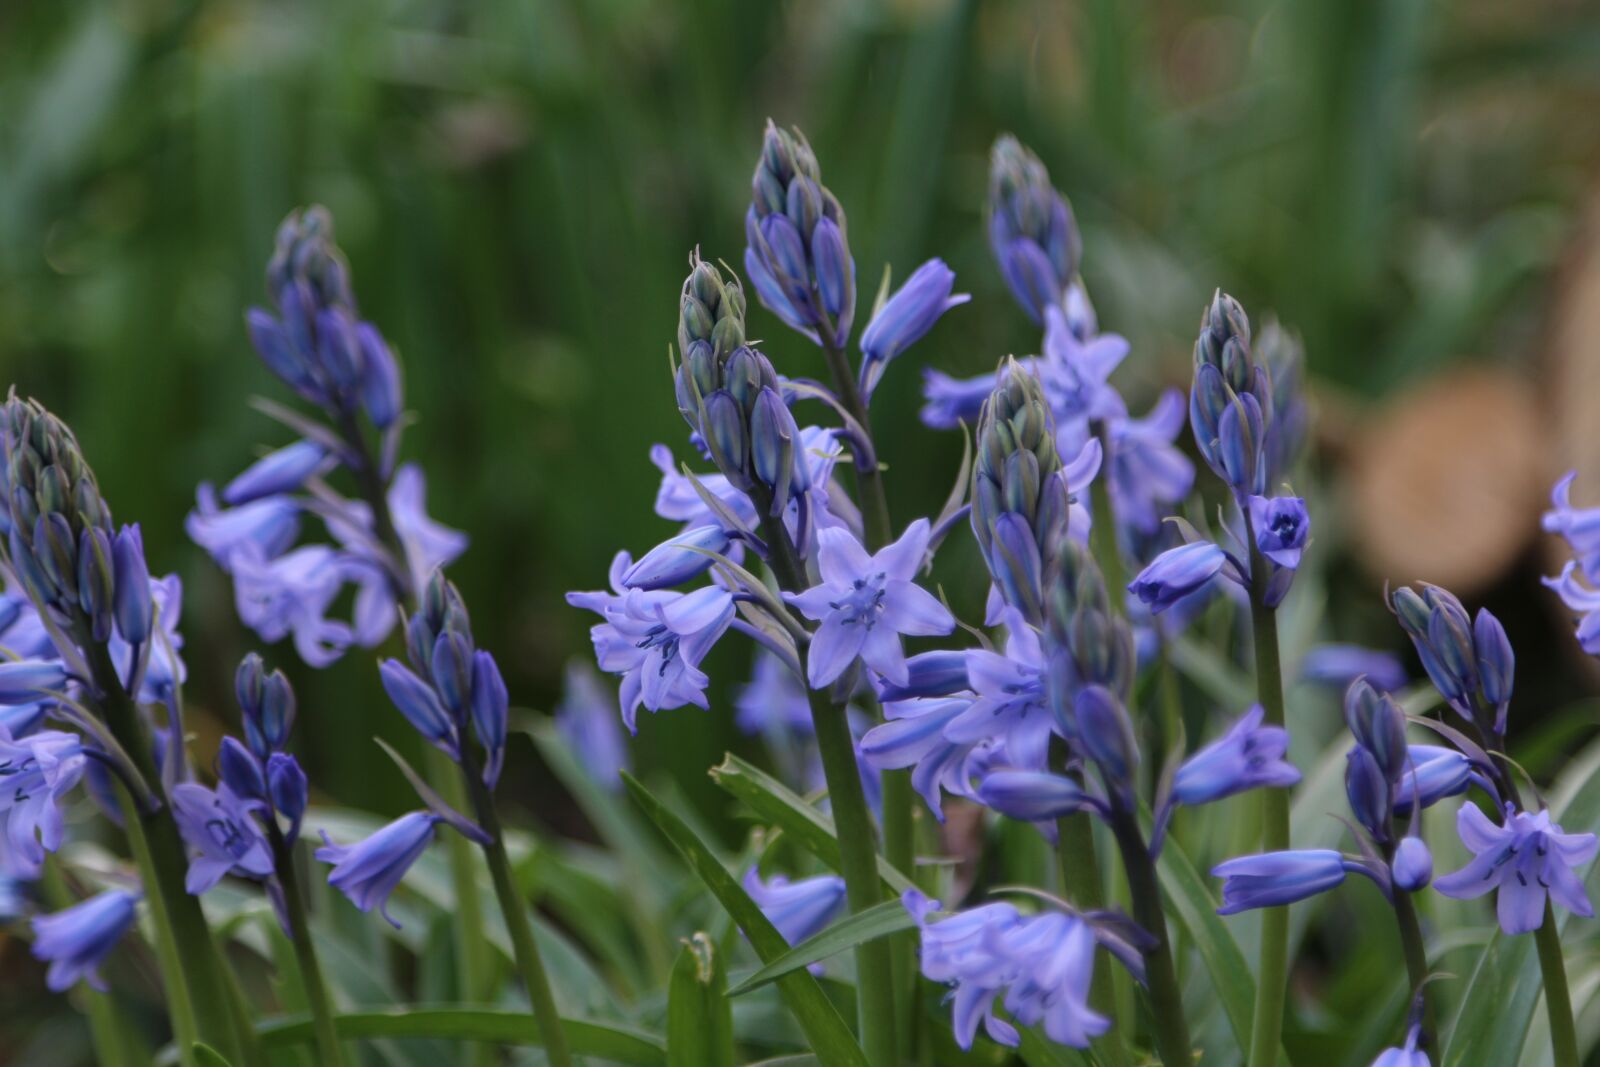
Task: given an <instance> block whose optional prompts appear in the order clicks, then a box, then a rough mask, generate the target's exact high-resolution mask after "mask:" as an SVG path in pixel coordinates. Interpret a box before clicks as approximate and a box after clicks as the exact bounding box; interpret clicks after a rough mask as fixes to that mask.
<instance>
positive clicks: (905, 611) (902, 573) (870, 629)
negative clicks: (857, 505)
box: [785, 519, 955, 688]
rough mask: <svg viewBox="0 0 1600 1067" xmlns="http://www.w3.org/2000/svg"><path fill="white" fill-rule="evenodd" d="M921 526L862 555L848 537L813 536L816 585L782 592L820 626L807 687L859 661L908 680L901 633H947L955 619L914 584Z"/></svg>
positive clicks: (921, 552) (924, 537) (921, 554)
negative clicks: (799, 590)
mask: <svg viewBox="0 0 1600 1067" xmlns="http://www.w3.org/2000/svg"><path fill="white" fill-rule="evenodd" d="M928 539H929V528H928V520H926V519H918V520H917V521H916V522H913V523H912V524H911V525H910V526H908V527H907V528H906V532H905V533H903V534H902V535H901V536H900V539H899V540H898V541H895V542H894V543H893V544H890V545H886V546H884V547H883V548H881V549H879V550H878V551H877V552H876V553H874V554H873V555H870V556H869V555H868V554H867V552H866V550H865V549H863V548H862V547H861V544H860V542H858V541H857V540H856V539H855V538H854V537H853V536H851V535H850V534H849V533H848V532H846V531H844V530H841V529H838V528H833V529H826V530H820V531H818V533H817V540H818V550H817V567H818V569H819V570H820V572H821V574H822V580H821V582H819V583H818V584H817V585H814V586H812V587H811V588H810V589H808V590H806V591H805V592H803V593H788V594H785V599H786V600H788V601H789V602H790V603H791V604H793V605H794V606H795V607H797V608H799V609H800V612H801V614H803V615H805V616H806V618H808V619H812V620H814V621H817V622H820V623H821V624H822V625H821V626H819V627H818V628H817V631H816V633H814V634H813V635H812V637H811V644H810V647H809V649H808V651H807V654H806V676H807V680H808V681H809V683H810V684H811V686H812V688H821V687H822V686H825V685H827V684H829V683H830V682H832V681H833V680H834V679H835V678H838V677H839V675H841V674H843V673H844V671H845V669H846V668H847V667H849V666H850V664H851V663H853V662H854V661H855V660H856V658H857V657H858V656H859V657H860V658H861V659H862V660H863V661H864V662H865V663H866V664H867V666H869V667H871V668H872V669H873V670H875V671H877V672H878V673H879V674H882V675H883V676H884V677H885V678H888V679H889V680H890V681H892V682H898V683H901V684H904V683H905V682H907V681H909V680H910V673H909V672H908V671H907V669H906V661H905V653H904V651H903V650H902V648H901V646H900V635H901V634H907V635H913V636H917V635H923V636H927V635H935V634H947V633H949V632H950V631H951V630H953V629H955V619H954V617H953V616H951V614H950V611H949V609H947V608H946V607H945V606H944V605H943V604H941V603H940V602H939V600H938V599H937V598H936V597H934V596H933V594H931V593H929V592H928V591H927V590H925V589H923V588H921V587H920V586H918V585H916V584H915V582H914V581H913V579H914V578H915V577H916V574H917V571H918V570H920V569H921V567H922V563H923V560H924V558H925V557H926V556H927V554H928Z"/></svg>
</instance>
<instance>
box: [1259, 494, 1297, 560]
mask: <svg viewBox="0 0 1600 1067" xmlns="http://www.w3.org/2000/svg"><path fill="white" fill-rule="evenodd" d="M1248 507H1249V510H1250V525H1251V528H1252V529H1253V530H1254V531H1255V537H1256V549H1257V550H1258V551H1259V552H1260V553H1261V554H1262V555H1263V556H1265V557H1266V558H1267V560H1268V561H1270V562H1272V563H1275V564H1277V565H1278V566H1280V567H1286V568H1288V569H1289V570H1294V569H1295V568H1297V567H1299V566H1300V556H1301V554H1302V553H1303V552H1304V551H1305V547H1306V539H1307V537H1308V536H1309V535H1310V533H1311V517H1310V515H1308V514H1307V513H1306V502H1305V501H1304V500H1302V499H1300V498H1299V497H1297V496H1275V497H1270V498H1269V497H1264V496H1252V497H1251V498H1250V499H1249V501H1248Z"/></svg>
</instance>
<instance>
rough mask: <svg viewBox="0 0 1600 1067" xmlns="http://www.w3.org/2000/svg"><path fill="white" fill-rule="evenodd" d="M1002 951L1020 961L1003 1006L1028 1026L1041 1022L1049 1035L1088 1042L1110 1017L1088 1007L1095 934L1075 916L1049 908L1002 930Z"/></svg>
mask: <svg viewBox="0 0 1600 1067" xmlns="http://www.w3.org/2000/svg"><path fill="white" fill-rule="evenodd" d="M999 940H1000V951H1001V953H1003V954H1004V955H1006V956H1009V957H1010V958H1011V960H1013V961H1014V965H1015V966H1016V978H1015V979H1014V980H1013V981H1012V983H1011V986H1010V988H1008V989H1007V990H1006V996H1005V1007H1006V1011H1008V1012H1010V1013H1011V1017H1012V1018H1014V1019H1016V1020H1017V1022H1019V1023H1021V1024H1022V1025H1024V1026H1042V1027H1043V1029H1044V1032H1045V1036H1047V1037H1048V1038H1050V1040H1052V1041H1055V1042H1057V1043H1059V1044H1062V1045H1068V1046H1071V1047H1072V1048H1088V1047H1089V1042H1090V1041H1091V1040H1093V1039H1094V1038H1096V1037H1099V1036H1100V1035H1101V1034H1103V1033H1105V1032H1106V1030H1108V1029H1109V1028H1110V1026H1111V1020H1109V1019H1107V1018H1106V1017H1105V1016H1103V1015H1101V1014H1100V1013H1099V1012H1096V1011H1095V1010H1094V1009H1092V1008H1090V1007H1089V983H1090V981H1091V979H1092V978H1093V977H1094V950H1095V935H1094V931H1093V930H1092V929H1090V927H1089V925H1088V924H1087V923H1085V922H1084V921H1083V920H1081V919H1079V918H1077V917H1076V916H1072V915H1066V914H1063V913H1061V912H1045V913H1044V914H1041V915H1035V916H1033V917H1032V918H1030V919H1026V920H1024V921H1023V922H1022V923H1021V924H1020V925H1018V926H1014V927H1012V928H1011V929H1009V930H1006V931H1004V932H1003V933H1001V934H1000V938H999Z"/></svg>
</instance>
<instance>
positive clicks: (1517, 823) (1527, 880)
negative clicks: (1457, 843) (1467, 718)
mask: <svg viewBox="0 0 1600 1067" xmlns="http://www.w3.org/2000/svg"><path fill="white" fill-rule="evenodd" d="M1456 830H1457V832H1458V833H1459V834H1460V835H1461V843H1462V844H1464V845H1466V846H1467V848H1469V849H1471V850H1472V851H1473V852H1474V853H1475V854H1476V855H1475V856H1474V858H1473V859H1472V861H1471V862H1470V863H1468V864H1467V865H1466V866H1465V867H1463V868H1461V870H1459V871H1456V872H1455V873H1453V874H1447V875H1444V876H1443V877H1441V878H1436V879H1434V883H1433V886H1434V888H1435V889H1437V890H1438V891H1439V892H1441V893H1443V894H1444V895H1445V896H1447V897H1455V898H1456V899H1458V900H1470V899H1472V898H1474V897H1480V896H1482V895H1483V894H1485V893H1487V892H1489V891H1490V890H1492V889H1498V890H1499V891H1500V892H1499V897H1498V900H1497V910H1498V913H1499V919H1500V928H1501V929H1502V930H1504V931H1505V932H1506V933H1508V934H1525V933H1528V932H1530V931H1533V930H1537V929H1538V928H1539V927H1540V926H1541V925H1542V924H1543V923H1544V910H1545V909H1544V906H1545V898H1546V897H1547V896H1548V897H1549V899H1550V900H1552V901H1553V902H1555V903H1557V904H1559V905H1561V906H1562V907H1563V908H1566V909H1567V910H1568V911H1570V912H1572V913H1573V914H1574V915H1581V916H1583V917H1585V918H1589V917H1591V916H1593V915H1594V908H1593V907H1592V906H1591V905H1590V903H1589V895H1588V893H1587V892H1586V891H1585V889H1584V886H1583V879H1582V878H1580V877H1578V875H1577V874H1576V873H1575V869H1576V868H1578V867H1582V866H1583V865H1584V864H1586V863H1588V862H1589V861H1590V860H1592V859H1594V856H1595V851H1596V848H1597V842H1596V838H1595V835H1594V834H1589V833H1583V834H1569V833H1565V832H1563V831H1562V829H1561V827H1559V826H1557V825H1556V824H1555V823H1553V822H1551V821H1550V812H1549V811H1548V810H1542V811H1540V812H1538V813H1537V814H1532V813H1529V812H1526V811H1518V810H1516V809H1515V808H1513V807H1511V806H1510V805H1507V806H1506V809H1505V822H1504V823H1502V824H1501V825H1498V826H1497V825H1495V824H1494V823H1492V822H1490V821H1489V817H1488V816H1487V815H1485V814H1484V813H1483V811H1482V810H1481V809H1479V808H1478V807H1477V806H1476V805H1474V804H1463V805H1462V806H1461V810H1460V811H1459V812H1458V813H1457V815H1456Z"/></svg>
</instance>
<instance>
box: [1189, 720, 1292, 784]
mask: <svg viewBox="0 0 1600 1067" xmlns="http://www.w3.org/2000/svg"><path fill="white" fill-rule="evenodd" d="M1265 717H1266V713H1265V712H1264V711H1263V710H1262V708H1261V705H1259V704H1257V705H1255V706H1253V707H1252V708H1250V710H1249V711H1246V712H1245V713H1244V714H1243V715H1241V716H1239V718H1238V719H1237V720H1236V721H1235V722H1234V724H1233V725H1232V726H1231V727H1229V728H1228V732H1227V733H1226V734H1224V735H1223V736H1222V737H1220V738H1218V739H1217V740H1216V741H1213V742H1212V743H1211V744H1209V745H1207V746H1206V747H1204V748H1202V749H1201V750H1200V751H1198V752H1196V753H1195V754H1194V755H1192V756H1190V757H1189V758H1188V759H1187V760H1185V761H1184V762H1183V765H1182V766H1181V767H1179V768H1178V774H1177V777H1176V778H1174V779H1173V786H1172V795H1173V798H1174V799H1176V800H1177V802H1178V803H1180V804H1188V805H1196V804H1209V803H1211V802H1212V801H1214V800H1221V799H1222V798H1223V797H1230V796H1233V795H1234V794H1235V793H1242V792H1244V791H1245V790H1248V789H1259V788H1269V789H1287V788H1289V787H1290V786H1292V785H1294V784H1296V783H1297V782H1299V781H1300V772H1299V771H1298V770H1296V769H1295V768H1294V765H1293V764H1291V763H1289V762H1288V760H1287V759H1286V756H1287V754H1288V751H1289V731H1287V730H1285V729H1284V728H1283V727H1281V726H1263V725H1262V721H1263V719H1264V718H1265Z"/></svg>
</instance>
